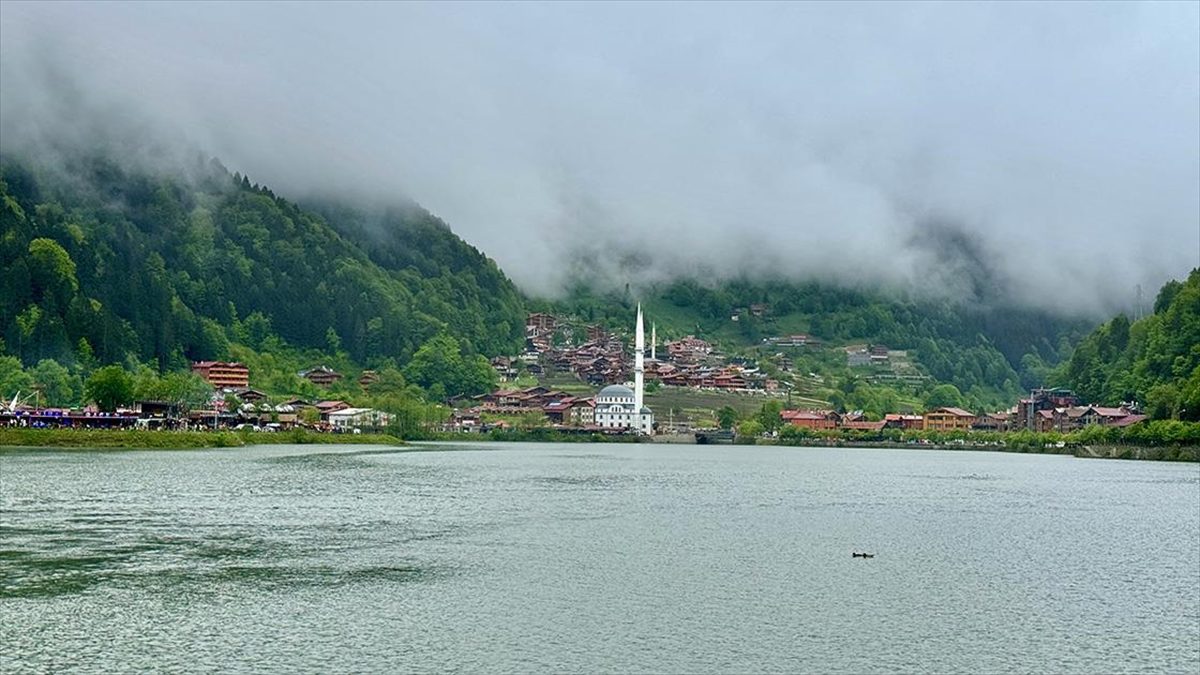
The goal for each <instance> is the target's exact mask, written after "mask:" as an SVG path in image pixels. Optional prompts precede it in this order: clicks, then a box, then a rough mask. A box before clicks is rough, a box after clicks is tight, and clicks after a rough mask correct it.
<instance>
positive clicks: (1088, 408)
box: [445, 306, 1146, 434]
mask: <svg viewBox="0 0 1200 675" xmlns="http://www.w3.org/2000/svg"><path fill="white" fill-rule="evenodd" d="M749 309H750V311H751V312H763V311H765V308H764V307H762V306H755V307H751V308H749ZM737 316H738V314H736V313H735V314H734V318H736V317H737ZM525 329H526V351H525V352H524V353H523V354H521V355H520V356H518V357H498V358H495V359H492V365H493V367H494V368H495V369H496V370H497V373H498V374H499V375H500V377H501V380H502V381H505V382H508V381H513V380H515V379H516V378H517V376H518V373H519V371H520V370H521V368H524V369H525V370H527V371H528V372H530V373H533V374H536V375H538V376H540V377H542V378H546V376H548V375H552V374H556V373H567V374H571V375H573V376H574V377H575V378H577V379H578V380H579V381H581V382H585V383H588V384H590V385H593V386H603V385H608V384H619V383H623V382H628V381H629V379H630V378H629V374H630V371H631V369H632V368H634V367H635V365H634V360H633V359H631V358H630V357H629V353H628V351H627V350H626V345H625V342H624V341H623V340H622V339H620V338H619V337H617V336H614V335H611V334H609V333H608V332H607V331H605V330H604V329H603V328H601V327H599V326H594V325H593V326H587V328H586V333H585V335H586V339H585V340H584V341H583V342H581V343H580V344H578V345H571V344H569V342H568V343H567V344H562V343H561V342H562V340H561V338H562V337H563V334H564V333H565V334H566V336H567V337H568V340H569V337H570V336H571V335H572V333H573V332H574V331H573V330H572V329H570V328H567V329H566V330H563V327H562V326H561V325H560V319H559V318H558V317H555V316H553V315H551V314H546V313H532V314H530V315H529V317H528V319H527V321H526V326H525ZM656 333H657V331H656V329H655V328H654V327H653V325H652V328H651V333H650V334H651V337H650V345H649V355H648V359H647V360H646V361H645V365H644V368H643V370H644V376H645V378H646V379H647V380H648V381H650V382H651V383H653V385H652V386H653V387H654V388H655V390H656V391H659V390H661V388H678V389H690V390H695V391H718V392H728V393H731V394H734V393H737V394H744V395H759V396H763V397H765V400H779V401H784V400H792V397H791V396H790V395H789V394H790V393H791V389H792V387H793V385H792V384H791V383H789V382H784V381H781V380H779V379H775V378H772V377H769V376H767V375H766V374H765V373H764V372H763V370H762V369H760V368H758V367H756V366H751V365H747V364H746V363H745V362H744V360H740V361H741V362H739V360H737V359H729V358H726V357H724V356H722V355H721V354H720V353H719V352H718V351H717V350H716V349H715V348H714V346H713V345H712V344H710V343H709V342H707V341H705V340H703V339H700V338H697V337H696V336H694V335H687V336H684V337H681V338H679V339H676V340H671V341H667V342H665V343H664V344H663V352H664V353H663V358H662V359H660V358H659V355H658V344H657V343H658V340H657V335H656ZM762 342H763V344H764V345H766V346H769V347H779V348H816V347H820V346H821V341H820V340H819V339H817V338H814V337H812V336H809V335H804V334H795V335H787V336H782V337H769V338H764V339H763V340H762ZM842 350H843V351H844V352H845V354H846V362H847V366H849V367H852V368H853V367H867V368H872V374H871V379H873V380H876V381H880V380H882V381H888V380H890V381H904V382H920V381H923V380H929V376H928V375H924V374H921V373H920V372H919V371H918V370H917V369H916V368H914V367H913V366H912V365H911V364H910V363H909V361H908V356H907V353H906V352H904V351H901V350H891V349H888V348H887V347H885V346H882V345H848V346H846V347H844V348H842ZM779 356H780V360H781V361H782V362H783V363H784V365H785V367H786V366H787V365H788V362H787V359H786V357H784V356H783V355H782V354H780V355H779ZM455 403H456V405H455V406H454V410H453V413H452V417H451V419H450V420H449V421H448V423H447V425H446V427H445V430H446V431H452V432H479V431H489V430H491V429H493V428H506V427H509V426H511V424H512V423H511V422H510V421H507V420H506V418H514V417H521V416H533V417H535V418H538V419H543V424H544V425H546V426H549V427H552V428H556V429H560V430H564V431H571V432H591V431H606V432H611V429H604V428H602V427H599V426H598V425H597V424H596V421H595V408H596V399H595V397H594V396H591V395H588V394H585V393H571V392H568V391H563V390H556V389H553V388H550V387H547V386H543V385H540V384H539V385H536V386H530V387H523V388H503V387H502V388H500V389H497V390H495V391H492V392H489V393H487V394H481V395H478V396H475V397H472V398H470V399H464V400H459V401H455ZM660 412H661V411H660ZM659 417H660V419H659V421H658V422H657V423H656V425H655V430H656V431H657V432H665V433H668V434H679V433H692V432H694V431H696V430H698V429H700V430H703V429H707V428H710V427H712V426H714V424H713V423H711V422H710V423H708V424H703V425H695V424H688V423H682V424H675V423H671V422H666V421H664V420H662V419H661V414H660V416H659ZM867 417H868V416H867V415H866V414H864V413H863V411H861V410H858V411H843V412H839V411H835V410H831V409H829V408H827V407H821V406H813V407H806V408H793V407H787V408H783V409H782V410H780V412H779V418H780V419H779V422H780V423H781V425H784V426H792V427H796V428H799V429H808V430H812V431H830V430H843V431H847V432H850V431H856V432H880V431H883V430H884V429H901V430H922V431H943V432H966V431H989V432H1008V431H1019V430H1027V431H1035V432H1040V433H1047V432H1058V433H1070V432H1072V431H1076V430H1079V429H1081V428H1083V427H1086V426H1091V425H1103V426H1113V427H1124V426H1129V425H1131V424H1135V423H1137V422H1140V421H1142V420H1144V419H1146V416H1145V415H1143V414H1141V413H1140V411H1139V410H1138V409H1137V408H1136V407H1134V406H1133V405H1125V406H1121V407H1103V406H1096V405H1087V404H1084V403H1083V402H1082V401H1080V399H1079V397H1077V396H1076V395H1075V394H1074V393H1073V392H1071V391H1068V390H1063V389H1038V390H1034V391H1032V392H1030V395H1029V396H1028V397H1027V398H1022V399H1020V400H1018V401H1017V402H1015V403H1014V405H1013V406H1012V407H1011V408H1009V409H1007V410H1003V411H998V412H994V413H988V414H977V413H973V412H969V411H967V410H963V409H961V408H958V407H953V406H940V407H936V408H932V409H930V410H927V411H924V412H922V413H915V412H910V413H903V412H893V413H887V414H885V415H884V416H883V419H876V420H869V419H868V418H867Z"/></svg>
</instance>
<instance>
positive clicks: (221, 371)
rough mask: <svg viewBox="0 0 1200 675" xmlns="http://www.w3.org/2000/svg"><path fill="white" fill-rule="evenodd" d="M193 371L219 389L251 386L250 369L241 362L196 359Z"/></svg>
mask: <svg viewBox="0 0 1200 675" xmlns="http://www.w3.org/2000/svg"><path fill="white" fill-rule="evenodd" d="M192 372H193V373H196V374H197V375H199V376H200V377H202V378H204V381H205V382H208V383H209V384H211V385H212V386H213V387H216V388H217V389H245V388H247V387H249V386H250V369H249V368H247V367H246V366H245V365H243V364H241V363H236V362H232V363H227V362H225V361H196V362H194V363H192Z"/></svg>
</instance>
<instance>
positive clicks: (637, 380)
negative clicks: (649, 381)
mask: <svg viewBox="0 0 1200 675" xmlns="http://www.w3.org/2000/svg"><path fill="white" fill-rule="evenodd" d="M645 352H646V329H645V328H644V327H643V326H642V303H640V302H639V303H638V308H637V333H636V338H635V341H634V345H633V404H634V405H635V406H636V407H637V409H636V410H635V411H634V413H635V414H636V415H637V418H638V419H639V420H640V419H641V418H642V393H643V392H642V384H643V383H642V378H643V376H644V375H645V371H646V364H645V363H644V362H643V361H644V359H645ZM638 427H639V428H640V427H641V424H639V425H638Z"/></svg>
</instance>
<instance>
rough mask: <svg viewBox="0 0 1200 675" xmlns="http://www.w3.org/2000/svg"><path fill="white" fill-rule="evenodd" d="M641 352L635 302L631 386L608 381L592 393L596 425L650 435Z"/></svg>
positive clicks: (651, 423) (643, 342) (643, 347)
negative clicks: (605, 385) (594, 395)
mask: <svg viewBox="0 0 1200 675" xmlns="http://www.w3.org/2000/svg"><path fill="white" fill-rule="evenodd" d="M645 351H646V334H645V329H644V328H643V326H642V306H641V305H638V312H637V329H636V335H635V342H634V352H633V353H634V357H633V388H632V389H630V388H629V387H627V386H625V385H622V384H610V385H608V386H607V387H605V388H603V389H601V390H600V393H598V394H596V411H595V424H596V426H599V427H604V428H606V429H631V430H634V431H635V432H637V433H638V434H644V435H646V436H652V435H653V434H654V413H653V412H651V410H650V408H647V407H646V405H645V403H644V402H643V400H644V394H645V383H644V378H645V363H644V360H645Z"/></svg>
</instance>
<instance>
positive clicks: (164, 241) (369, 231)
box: [0, 154, 524, 369]
mask: <svg viewBox="0 0 1200 675" xmlns="http://www.w3.org/2000/svg"><path fill="white" fill-rule="evenodd" d="M0 259H3V260H4V261H5V265H4V269H3V270H2V272H0V274H2V276H0V329H2V330H3V334H2V338H3V348H4V350H5V351H6V352H8V353H11V354H14V355H16V356H18V357H19V358H20V359H21V360H22V361H24V362H25V363H34V362H37V361H38V360H40V359H45V358H52V359H56V360H58V361H60V362H63V363H68V364H70V363H77V362H78V361H80V360H89V361H97V362H100V363H109V362H124V361H126V360H127V357H128V356H134V357H136V358H137V359H140V360H141V361H143V362H150V363H156V364H157V365H158V366H159V367H160V368H163V369H177V368H183V367H186V364H187V361H188V360H193V359H219V358H223V357H226V356H227V355H228V353H229V347H230V342H231V341H238V342H250V343H253V344H254V346H255V348H259V347H261V346H262V344H263V343H264V342H265V341H266V340H267V338H268V337H271V336H275V337H277V338H281V339H282V340H284V341H286V342H287V343H288V344H291V345H294V346H297V347H305V348H318V349H322V350H327V351H329V352H338V351H344V352H346V353H348V354H349V356H350V357H351V358H352V359H354V360H355V361H357V362H359V363H364V364H372V363H374V362H377V361H380V360H382V359H393V360H396V361H404V360H407V359H408V358H409V357H411V356H412V354H414V353H415V352H416V350H417V348H418V347H420V346H421V344H423V343H424V342H425V341H426V340H427V339H429V338H430V337H432V336H434V335H437V334H439V333H441V332H446V333H448V334H450V335H451V336H453V337H455V338H457V339H458V341H459V343H460V344H462V345H463V346H464V351H467V352H477V353H482V354H485V355H492V354H500V353H511V352H514V351H516V350H517V349H519V348H520V345H521V339H522V335H523V334H522V330H523V328H522V326H523V320H524V312H523V308H522V299H521V296H520V294H519V293H518V292H517V290H516V288H515V287H514V286H513V284H512V283H511V282H510V281H509V280H508V279H507V278H506V277H505V276H504V274H503V273H502V272H500V270H499V269H498V268H497V267H496V266H495V264H494V263H493V262H492V261H491V260H489V259H487V258H486V257H485V256H483V255H482V254H481V253H480V252H479V251H477V250H476V249H474V248H472V247H471V246H469V245H467V244H466V243H465V242H463V241H462V240H461V239H459V238H458V237H457V236H455V235H454V233H453V232H451V231H450V229H449V228H448V227H447V226H446V225H445V224H444V223H442V222H441V221H439V220H438V219H437V218H435V217H434V216H432V215H431V214H429V213H428V212H426V211H424V210H422V209H420V208H419V207H416V206H410V207H407V208H405V209H402V210H390V211H384V212H379V213H370V212H368V211H364V210H356V209H354V208H352V207H350V206H346V205H344V204H338V203H336V202H327V203H324V204H322V205H321V207H320V208H319V209H314V208H305V207H303V206H300V205H298V204H297V203H295V202H291V201H288V200H286V199H283V198H281V197H279V196H277V195H275V194H274V193H273V192H272V191H271V190H269V189H267V188H266V187H263V186H259V185H255V184H252V183H251V182H250V180H249V179H248V178H246V177H244V176H240V175H237V174H230V173H229V172H228V171H227V170H226V169H225V168H224V167H222V166H221V165H220V164H219V163H217V162H215V161H211V162H204V161H199V160H197V161H195V162H191V163H189V164H187V165H181V166H173V167H169V168H166V169H164V168H148V167H145V166H131V165H129V164H125V163H121V162H118V161H115V160H114V159H112V157H110V156H104V155H98V154H75V155H71V156H68V157H66V158H65V159H63V158H59V160H56V161H55V162H53V163H50V162H44V161H38V160H32V161H31V160H30V159H28V158H24V157H17V156H5V157H2V158H0Z"/></svg>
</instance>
